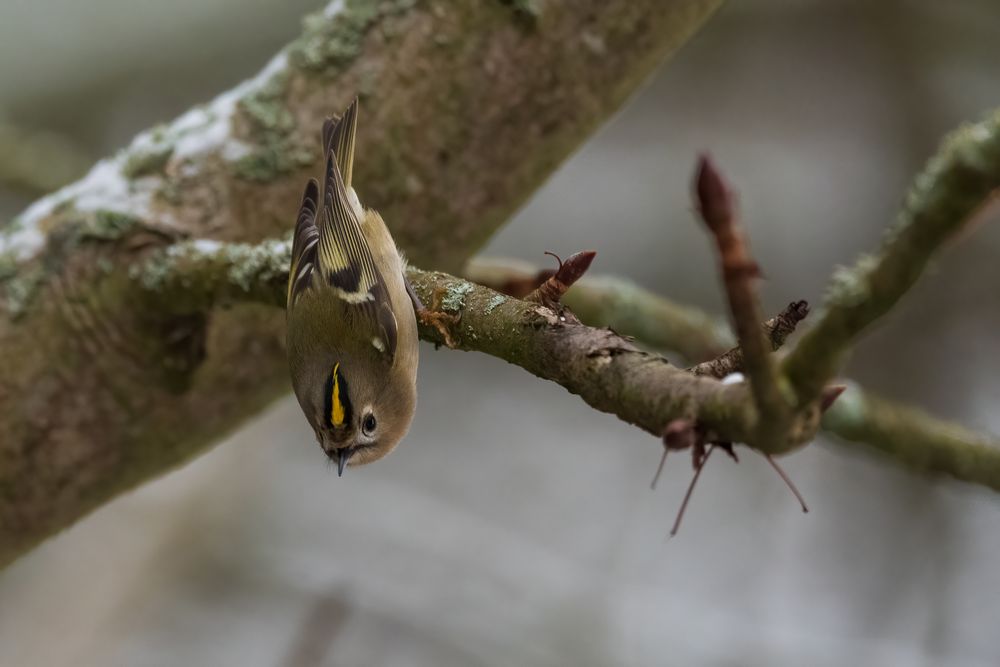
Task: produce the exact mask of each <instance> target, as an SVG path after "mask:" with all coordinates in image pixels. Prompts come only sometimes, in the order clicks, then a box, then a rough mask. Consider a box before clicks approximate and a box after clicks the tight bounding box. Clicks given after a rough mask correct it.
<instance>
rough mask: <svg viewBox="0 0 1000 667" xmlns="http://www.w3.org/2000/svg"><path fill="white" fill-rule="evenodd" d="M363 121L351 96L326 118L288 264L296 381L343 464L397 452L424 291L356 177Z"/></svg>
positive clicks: (413, 393)
mask: <svg viewBox="0 0 1000 667" xmlns="http://www.w3.org/2000/svg"><path fill="white" fill-rule="evenodd" d="M357 123H358V101H357V99H355V100H354V102H353V103H352V104H351V105H350V106H349V107H348V108H347V110H346V111H345V112H344V114H343V115H342V116H341V117H340V118H339V119H338V120H332V119H327V121H326V122H325V123H324V124H323V150H324V151H325V153H324V156H325V159H326V175H325V178H324V181H323V192H322V194H321V193H320V191H319V184H318V183H317V182H316V180H315V179H310V180H309V183H308V184H307V185H306V189H305V194H304V195H303V197H302V204H301V206H300V208H299V214H298V220H297V221H296V223H295V236H294V239H293V241H292V263H291V268H290V270H289V273H288V303H287V315H286V318H287V319H286V321H287V347H288V364H289V368H290V370H291V376H292V387H293V388H294V390H295V396H296V398H298V401H299V405H300V406H301V407H302V411H303V412H304V413H305V416H306V419H307V420H308V421H309V424H310V425H311V426H312V427H313V430H314V431H315V432H316V439H317V440H318V441H319V444H320V447H322V448H323V451H324V452H326V455H327V456H328V457H330V459H331V460H332V461H334V462H336V463H337V471H338V473H339V474H343V471H344V466H345V465H352V466H353V465H363V464H365V463H371V462H372V461H376V460H378V459H380V458H382V457H383V456H385V455H386V454H388V453H389V452H391V451H392V450H393V448H395V446H396V445H397V444H398V443H399V441H400V440H401V439H402V438H403V436H404V435H406V432H407V430H408V429H409V427H410V422H411V421H412V419H413V413H414V410H415V408H416V400H417V389H416V377H417V356H418V355H417V348H418V340H417V323H416V317H415V314H414V309H415V308H417V307H418V306H419V300H416V297H415V295H414V293H413V291H412V289H411V288H410V286H409V283H407V281H406V277H405V274H404V270H405V265H404V262H403V259H402V257H401V256H400V254H399V251H398V250H397V249H396V244H395V243H394V242H393V240H392V236H391V235H390V234H389V230H388V228H386V225H385V222H384V221H383V220H382V217H381V216H380V215H379V214H378V213H377V212H375V211H373V210H371V209H366V208H364V207H363V206H362V205H361V202H360V201H359V199H358V196H357V193H356V192H355V191H354V188H353V187H352V185H351V172H352V169H353V163H354V143H355V137H356V133H357Z"/></svg>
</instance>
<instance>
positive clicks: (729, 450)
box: [715, 442, 740, 463]
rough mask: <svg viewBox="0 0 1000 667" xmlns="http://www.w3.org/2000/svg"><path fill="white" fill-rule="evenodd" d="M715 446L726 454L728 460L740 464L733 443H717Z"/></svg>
mask: <svg viewBox="0 0 1000 667" xmlns="http://www.w3.org/2000/svg"><path fill="white" fill-rule="evenodd" d="M715 444H716V446H717V447H718V448H719V449H721V450H722V451H724V452H725V453H726V454H728V455H729V458H731V459H732V460H733V461H735V462H736V463H739V462H740V457H738V456H737V455H736V450H734V449H733V443H731V442H717V443H715Z"/></svg>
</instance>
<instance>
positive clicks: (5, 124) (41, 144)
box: [0, 117, 94, 195]
mask: <svg viewBox="0 0 1000 667" xmlns="http://www.w3.org/2000/svg"><path fill="white" fill-rule="evenodd" d="M93 162H94V160H93V157H92V156H89V155H87V153H86V152H85V151H84V150H83V149H82V148H81V147H80V146H78V145H77V144H76V142H74V141H73V140H72V139H70V138H69V137H66V136H63V135H61V134H57V133H55V132H49V131H46V130H39V129H34V128H29V127H25V126H23V125H19V124H17V123H12V122H10V121H7V120H4V119H3V118H2V117H0V184H3V185H7V186H9V187H11V188H13V189H16V190H23V191H25V192H26V193H28V194H32V195H41V194H45V193H46V192H51V191H52V190H55V189H57V188H60V187H62V186H64V185H66V184H67V183H69V182H70V181H72V180H74V179H77V178H79V177H80V176H82V175H83V174H84V173H85V172H86V170H87V167H89V166H90V165H91V164H93Z"/></svg>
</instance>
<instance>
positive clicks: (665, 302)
mask: <svg viewBox="0 0 1000 667" xmlns="http://www.w3.org/2000/svg"><path fill="white" fill-rule="evenodd" d="M462 275H464V276H465V277H466V278H468V279H469V280H471V281H472V282H475V283H479V284H481V285H486V286H488V287H491V288H493V289H495V290H497V291H498V292H502V293H504V294H507V295H509V296H514V297H523V296H524V295H526V294H528V293H529V292H530V291H531V290H533V289H535V287H537V286H538V284H539V283H541V282H542V280H544V279H545V278H546V277H548V275H549V272H547V271H539V270H538V269H537V268H536V267H534V266H532V265H531V264H528V263H526V262H519V261H516V260H510V259H500V258H494V257H474V258H473V259H471V260H470V261H469V263H468V264H467V265H466V267H465V270H464V271H463V274H462ZM562 303H563V305H565V306H567V307H568V308H569V309H570V310H572V311H573V312H574V313H575V314H576V316H577V317H579V318H580V320H582V321H583V322H584V323H586V324H589V325H591V326H602V327H611V328H612V329H614V330H615V331H617V332H619V333H622V334H625V335H627V336H632V337H634V338H635V339H636V340H638V341H641V342H642V343H645V344H646V345H649V346H651V347H653V348H655V349H657V350H664V351H668V352H676V353H677V354H679V355H680V356H681V357H683V358H684V359H687V360H690V361H704V360H708V359H711V358H713V357H717V356H719V355H721V354H723V353H724V352H725V351H726V350H727V349H729V348H731V347H732V346H733V343H734V342H735V341H734V339H733V336H732V334H731V333H730V332H729V327H727V326H726V324H725V323H724V322H721V321H719V320H717V319H716V318H714V317H712V316H711V315H708V314H707V313H704V312H702V311H701V310H698V309H697V308H693V307H690V306H685V305H682V304H679V303H676V302H674V301H671V300H669V299H667V298H664V297H662V296H659V295H658V294H656V293H655V292H651V291H649V290H647V289H644V288H642V287H639V286H638V285H636V284H635V283H633V282H631V281H629V280H626V279H623V278H615V277H611V276H596V277H591V276H585V277H584V278H582V279H581V280H580V281H579V282H577V283H575V284H574V285H573V287H571V288H570V289H569V291H568V292H566V294H565V295H564V296H563V298H562Z"/></svg>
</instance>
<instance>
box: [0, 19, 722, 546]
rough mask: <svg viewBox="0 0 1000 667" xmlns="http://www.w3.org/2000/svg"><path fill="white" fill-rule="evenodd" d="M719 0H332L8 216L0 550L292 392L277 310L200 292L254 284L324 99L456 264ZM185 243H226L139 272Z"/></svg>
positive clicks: (293, 204)
mask: <svg viewBox="0 0 1000 667" xmlns="http://www.w3.org/2000/svg"><path fill="white" fill-rule="evenodd" d="M717 4H718V2H717V0H675V1H673V2H669V3H665V2H660V1H659V0H636V1H631V0H630V1H629V2H624V1H613V2H608V1H606V0H580V2H573V3H555V2H546V3H504V2H476V3H473V2H450V1H448V2H446V1H445V0H416V1H414V0H405V1H404V0H400V1H398V2H397V1H394V0H388V1H384V2H368V1H361V0H343V1H338V2H333V3H331V4H330V6H329V7H328V8H327V10H326V11H325V12H322V13H319V14H317V15H315V16H312V17H310V18H309V19H308V20H307V22H306V28H305V32H304V34H303V35H302V37H301V38H300V39H298V40H296V41H295V42H294V43H292V44H290V45H289V46H288V47H287V48H286V49H285V50H284V51H283V52H282V53H280V54H279V55H278V56H276V57H275V58H274V59H273V60H272V62H271V63H270V64H269V65H268V66H267V67H266V68H265V69H264V71H262V72H261V74H260V75H258V76H257V77H256V78H254V79H253V80H251V81H248V82H246V83H244V84H242V85H240V86H238V87H237V88H235V89H233V90H231V91H229V92H227V93H224V94H223V95H221V96H219V97H218V98H217V99H215V100H214V101H212V102H211V103H209V104H207V105H205V106H202V107H198V108H195V109H193V110H192V111H190V112H189V113H187V114H185V115H184V116H182V117H181V118H179V119H178V120H177V121H175V122H174V123H172V124H170V125H169V126H164V127H159V128H155V129H153V130H151V131H149V132H146V133H144V134H143V135H141V136H139V137H138V138H137V139H136V140H135V141H134V142H133V144H132V145H131V146H130V147H129V148H128V149H126V150H125V151H123V152H122V153H121V154H120V155H118V156H116V157H114V158H111V159H108V160H105V161H103V162H101V163H99V164H98V165H97V166H96V167H94V169H93V170H92V171H91V172H90V174H89V175H88V176H86V177H85V178H84V179H83V180H81V181H79V182H77V183H75V184H73V185H70V186H68V187H66V188H64V189H63V190H61V191H59V192H58V193H56V194H54V195H52V196H50V197H47V198H45V199H43V200H41V201H40V202H38V203H36V204H35V205H33V206H32V207H31V208H29V209H28V210H27V211H26V212H25V213H24V214H22V215H21V216H20V217H19V218H18V219H16V220H14V221H12V222H11V223H10V224H8V225H6V226H5V227H4V228H3V230H2V233H0V282H2V288H3V291H4V293H5V294H4V296H5V297H6V298H5V299H3V301H2V302H0V307H2V308H3V313H2V316H0V368H3V373H2V374H0V432H2V433H3V437H2V438H0V565H2V564H4V563H6V562H9V561H10V560H11V559H12V558H14V557H15V556H16V555H17V554H19V553H22V552H23V551H25V550H26V549H27V548H29V547H30V546H31V545H33V544H35V543H37V542H38V541H39V540H41V539H42V538H44V537H45V536H47V535H50V534H52V533H53V532H55V531H57V530H59V529H60V528H62V527H64V526H67V525H69V524H70V523H72V522H73V521H74V520H76V519H77V518H79V517H81V516H83V515H84V514H86V513H87V512H88V511H90V510H91V509H93V508H94V507H96V506H98V505H99V504H101V503H103V502H105V501H107V500H109V499H110V498H112V497H114V496H115V495H117V494H118V493H121V492H122V491H124V490H126V489H128V488H130V487H131V486H134V485H136V484H139V483H141V482H142V481H144V480H146V479H148V478H150V477H152V476H154V475H157V474H161V473H162V472H164V471H166V470H168V469H170V468H171V467H173V466H176V465H178V464H180V463H181V462H183V461H185V460H186V459H188V458H190V457H191V456H193V455H195V454H197V453H198V452H200V451H202V450H204V449H205V448H206V447H207V446H209V445H210V444H211V443H213V442H214V441H215V440H217V439H218V438H219V437H220V436H222V435H223V434H225V433H226V432H228V431H230V430H232V429H233V428H235V427H237V426H238V425H239V424H240V423H242V422H243V421H244V420H245V419H247V418H248V417H250V416H252V415H253V414H254V413H256V412H257V411H259V410H260V409H262V408H263V407H264V406H266V405H267V404H268V403H269V402H270V401H272V400H273V399H274V398H275V397H277V396H280V395H282V394H284V393H285V392H287V390H288V380H287V372H288V371H287V364H286V361H285V355H284V349H283V348H284V321H283V317H282V316H281V312H280V311H279V310H277V309H275V308H273V307H270V306H261V305H257V304H255V303H249V304H245V305H240V306H239V307H236V308H231V309H227V308H213V309H209V310H204V309H199V308H197V307H196V306H197V304H198V303H203V302H204V301H205V300H212V301H213V302H214V303H218V304H220V305H221V304H224V303H225V302H227V301H234V300H239V299H240V298H241V297H242V294H241V291H242V290H244V289H246V290H249V291H251V292H254V291H256V290H258V289H260V285H261V284H264V285H268V284H270V283H269V278H268V276H267V275H266V274H264V273H259V272H255V271H254V270H252V267H253V266H259V267H262V266H263V265H255V264H254V261H256V260H257V259H260V257H259V252H260V249H261V248H264V249H269V250H270V251H274V252H269V253H265V254H267V255H268V257H270V256H271V255H276V254H280V252H284V248H280V247H278V246H274V245H272V244H270V243H263V244H260V245H257V244H259V243H260V242H261V241H262V240H264V239H272V238H285V237H286V235H287V234H288V232H289V230H290V228H291V226H292V223H293V219H294V213H295V210H296V209H297V205H298V198H299V196H300V194H301V189H302V184H303V182H304V181H305V178H306V177H307V175H312V174H315V173H318V171H319V161H320V155H319V151H318V150H316V147H317V145H318V141H317V138H318V132H319V128H320V126H321V121H322V119H323V118H324V117H325V116H327V115H329V114H331V113H333V112H335V111H336V110H338V109H342V108H343V107H344V106H345V105H346V103H347V101H348V100H350V99H351V98H353V97H354V96H355V95H356V94H360V96H361V106H362V110H363V111H362V113H363V118H364V121H363V122H362V123H361V126H360V134H359V137H358V153H357V160H356V169H355V173H354V180H355V183H357V185H358V190H359V193H360V195H361V198H362V200H363V201H364V202H365V203H366V204H368V205H370V206H373V207H375V208H377V209H378V210H379V211H380V212H381V213H382V215H383V217H384V218H385V219H386V221H387V222H388V224H389V226H390V228H391V229H392V231H393V234H394V238H395V239H396V241H397V242H398V243H399V244H400V245H401V247H402V248H403V250H405V251H406V253H407V255H408V256H409V257H410V258H411V259H412V260H414V261H417V262H419V263H421V264H423V265H425V266H431V267H435V268H441V269H457V268H458V267H461V266H462V265H463V264H464V263H465V261H466V260H467V259H468V257H469V256H470V255H471V254H472V253H473V252H474V251H475V250H476V249H477V248H478V247H479V246H480V245H481V244H482V243H483V242H484V241H485V240H487V239H488V238H489V237H490V235H491V234H492V233H493V232H494V231H495V230H496V229H497V228H498V227H499V226H500V225H501V224H502V223H503V222H504V221H506V219H507V218H508V217H509V215H510V214H511V212H512V211H514V210H516V209H517V208H518V207H519V206H520V205H521V203H522V202H524V201H525V199H527V197H529V196H530V194H531V193H532V192H533V191H534V190H535V188H537V187H538V186H539V185H540V184H541V183H542V182H543V181H544V179H545V178H546V177H547V176H548V175H549V174H550V173H551V172H552V170H553V169H554V168H555V167H556V166H557V165H558V164H559V163H560V162H561V161H562V160H563V159H564V158H565V157H566V156H567V155H569V153H570V152H572V151H573V150H574V149H575V148H576V147H577V146H578V145H579V144H580V143H581V142H582V141H583V140H584V139H585V138H586V137H587V136H588V135H589V134H590V133H591V132H592V131H593V130H594V129H596V128H597V127H598V126H599V125H600V124H601V123H602V122H603V121H604V120H605V119H607V118H608V117H609V116H610V115H611V114H612V113H613V112H614V111H615V110H617V109H618V108H619V107H620V106H621V104H622V102H623V101H624V100H625V98H626V97H627V96H628V95H629V94H630V93H631V92H632V91H634V90H635V89H636V87H637V86H638V85H639V84H640V83H641V82H642V81H644V80H645V79H646V77H647V76H648V75H649V74H650V73H651V72H652V70H653V68H654V67H655V66H656V65H657V64H659V63H660V62H662V61H663V60H664V58H665V57H666V56H667V55H668V54H670V53H671V52H672V51H673V50H674V49H675V48H677V47H678V46H679V45H680V44H682V43H683V42H684V41H685V40H686V39H687V38H688V37H689V36H690V35H691V34H692V33H693V32H694V31H695V30H696V29H697V27H698V26H699V25H700V24H701V23H702V22H703V21H704V20H705V18H706V17H707V16H708V15H709V14H710V13H711V11H712V10H713V9H714V8H715V7H716V6H717ZM529 5H530V6H529ZM183 239H213V240H215V241H218V242H224V243H225V244H226V246H225V248H226V249H227V250H228V251H230V252H234V253H240V252H243V253H245V254H244V255H243V256H240V257H235V256H234V257H232V258H230V259H232V260H233V261H231V262H229V265H230V266H232V267H237V268H233V270H232V271H230V272H229V273H228V274H227V275H226V276H225V279H224V280H223V279H220V280H219V281H217V282H215V283H212V282H211V276H213V275H215V273H213V270H212V269H211V267H205V269H204V271H205V273H203V275H201V276H199V278H198V282H197V284H195V281H194V280H193V279H192V278H188V279H186V280H184V279H182V280H181V281H180V282H179V287H177V288H172V291H171V294H170V298H169V299H167V298H166V297H165V296H162V295H158V294H157V292H156V290H155V289H148V288H147V287H143V286H142V285H137V282H138V281H151V283H150V284H155V282H156V277H155V276H151V275H148V274H146V273H143V275H142V276H138V277H136V276H134V275H131V274H130V267H135V266H141V265H142V264H143V262H144V261H145V260H146V259H147V258H153V257H161V255H160V253H162V252H167V253H170V252H171V251H170V250H166V251H164V248H169V247H171V246H172V245H174V244H176V243H177V242H179V241H183ZM201 243H202V244H203V248H202V249H203V250H206V249H210V246H211V241H207V240H206V241H202V242H201ZM240 243H249V244H250V245H247V246H241V245H239V244H240ZM205 244H208V245H205ZM230 244H234V245H230ZM279 251H280V252H279ZM175 259H176V260H177V261H183V257H180V256H178V257H176V258H175ZM264 264H265V265H266V262H264ZM248 267H250V268H251V270H247V268H248ZM190 269H191V270H192V271H197V270H200V269H197V268H196V267H190ZM202 279H205V280H207V281H208V282H205V283H202V282H201V280H202ZM137 287H139V288H140V290H139V291H138V292H137V291H136V288H137Z"/></svg>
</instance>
